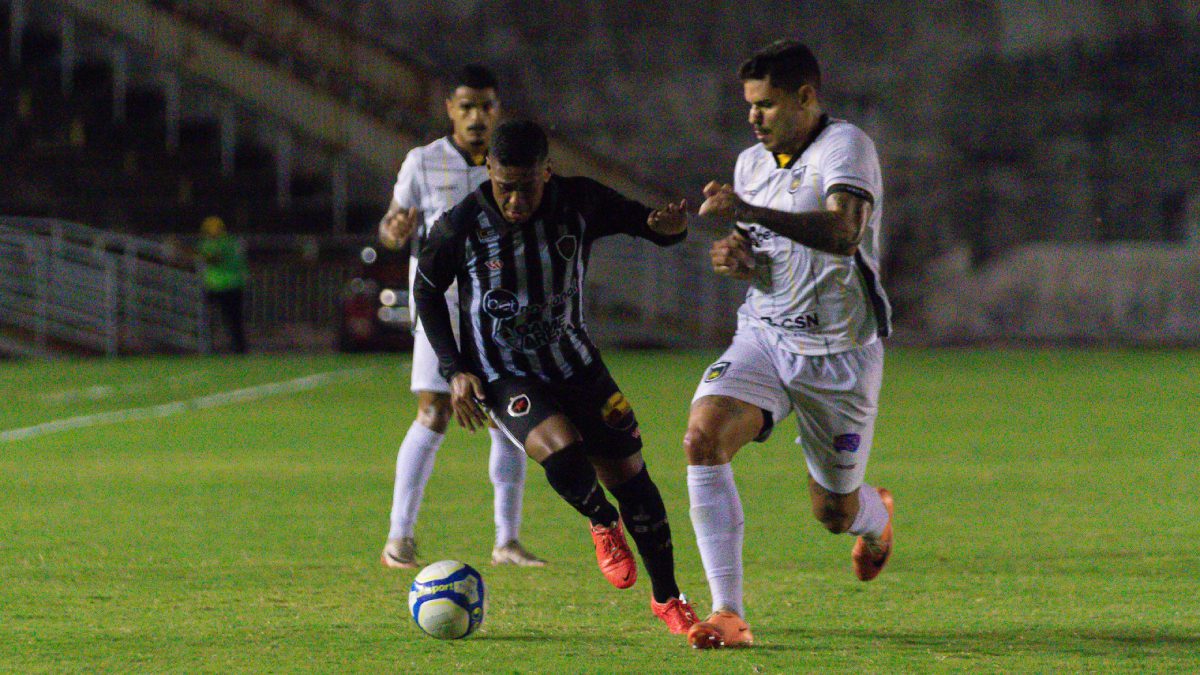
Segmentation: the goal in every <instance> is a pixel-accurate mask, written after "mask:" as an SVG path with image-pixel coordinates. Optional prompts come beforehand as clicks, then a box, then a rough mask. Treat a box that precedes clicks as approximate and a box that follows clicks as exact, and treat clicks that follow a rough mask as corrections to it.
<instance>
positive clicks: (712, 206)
mask: <svg viewBox="0 0 1200 675" xmlns="http://www.w3.org/2000/svg"><path fill="white" fill-rule="evenodd" d="M739 76H740V78H741V80H742V85H743V93H744V95H745V99H746V102H747V103H748V104H749V106H750V113H749V121H750V124H751V126H752V127H753V128H754V133H755V137H756V138H757V139H758V140H759V143H758V144H757V145H755V146H754V147H751V148H749V149H747V150H745V151H744V152H742V154H741V155H740V156H739V157H738V160H737V165H736V167H735V168H734V183H733V185H732V186H730V185H722V184H718V183H716V182H712V183H709V184H708V185H707V186H705V188H704V195H705V197H706V200H705V202H704V203H703V204H702V205H701V207H700V213H701V214H702V215H711V216H715V217H718V218H725V219H729V220H732V221H736V226H735V229H734V232H733V233H732V234H730V235H729V236H727V237H725V238H724V239H721V240H719V241H718V242H716V243H715V244H714V245H713V249H712V264H713V269H714V270H715V271H716V272H717V273H718V274H723V275H726V276H730V277H734V278H737V279H745V280H748V281H750V282H751V286H750V289H749V290H748V291H747V294H746V300H745V302H744V303H743V304H742V306H741V308H740V309H739V310H738V327H737V333H736V334H735V335H734V338H733V344H731V345H730V346H729V348H728V349H727V350H726V351H725V353H724V354H722V355H721V357H720V358H719V359H718V360H717V361H716V362H715V363H713V364H712V365H711V366H709V368H708V369H707V370H706V371H705V373H704V376H703V377H702V379H701V382H700V385H699V387H698V388H697V390H696V394H695V397H694V398H693V402H692V409H691V413H690V415H689V418H688V428H687V433H686V435H685V436H684V441H683V444H684V449H685V451H686V453H687V458H688V495H689V498H690V501H691V517H692V526H693V528H694V529H695V531H696V541H697V545H698V546H699V548H700V557H701V560H702V562H703V564H704V570H705V574H706V576H707V577H708V582H709V588H710V590H711V591H712V602H713V605H712V608H713V613H712V614H711V615H710V616H709V617H708V618H707V619H705V620H704V621H701V622H699V623H697V624H695V625H694V626H693V627H692V629H691V631H690V632H689V634H688V641H689V643H690V644H691V645H692V646H693V647H697V648H712V647H735V646H748V645H750V644H751V643H752V642H753V636H752V634H751V632H750V628H749V626H748V625H747V624H746V622H745V620H744V618H743V617H744V616H745V611H744V608H743V604H742V540H743V531H744V528H743V522H744V518H743V511H742V504H741V500H740V497H739V496H738V491H737V485H736V484H735V482H734V477H733V470H732V467H731V465H730V462H731V461H732V459H733V457H734V455H735V454H736V453H737V452H738V450H739V449H741V448H742V447H743V446H745V445H746V444H748V443H750V442H751V441H754V440H758V441H762V440H765V439H766V437H767V436H768V435H769V434H770V432H771V429H772V427H773V425H775V424H777V423H779V422H781V421H782V420H783V418H784V417H786V416H787V415H788V414H789V413H791V412H793V411H794V412H795V413H796V418H797V426H798V428H799V437H798V438H797V439H796V442H797V443H799V444H800V446H801V448H802V450H803V453H804V459H805V462H806V464H807V469H808V486H809V497H810V500H811V502H812V509H813V513H814V515H815V516H816V518H817V520H819V521H820V522H821V523H822V524H823V525H824V526H825V527H826V528H827V529H828V530H829V531H830V532H833V533H843V532H849V533H850V534H853V535H856V536H857V540H856V541H855V544H854V548H853V550H852V554H851V558H852V561H853V565H854V570H855V573H856V575H857V576H858V578H860V579H862V580H863V581H868V580H870V579H873V578H874V577H875V576H876V575H878V574H879V572H880V570H881V569H882V568H883V565H884V563H886V562H887V559H888V556H889V555H890V553H891V549H892V525H891V513H892V496H891V493H889V492H888V491H887V490H885V489H882V488H875V487H872V486H870V485H867V484H866V483H864V482H863V477H864V474H865V472H866V466H867V458H868V457H869V455H870V453H871V440H872V437H873V434H874V426H875V416H876V410H877V404H878V400H879V390H880V385H881V383H882V379H883V345H882V342H881V341H880V339H879V338H880V337H883V336H886V335H887V334H888V332H889V331H890V313H891V310H890V308H889V306H888V302H887V298H886V296H885V295H884V292H883V288H882V286H881V285H880V283H879V245H880V216H881V214H882V211H883V208H882V207H883V182H882V178H881V176H880V169H879V160H878V157H877V156H876V153H875V146H874V144H873V143H872V141H871V139H870V138H868V137H867V135H866V134H865V133H863V131H862V130H861V129H859V128H858V127H856V126H854V125H853V124H850V123H849V122H846V121H845V120H840V119H834V118H831V117H829V115H827V114H826V113H825V112H824V111H823V110H822V107H821V103H820V98H819V94H820V88H821V76H820V69H819V67H818V65H817V61H816V59H815V57H814V56H813V55H812V52H811V51H809V49H808V48H807V47H805V46H804V45H802V44H800V43H798V42H794V41H780V42H776V43H774V44H771V45H769V46H767V47H765V48H763V49H762V50H760V51H759V52H757V53H756V54H755V55H754V56H753V57H751V58H750V59H749V60H748V61H747V62H746V63H745V64H743V65H742V68H741V71H740V73H739Z"/></svg>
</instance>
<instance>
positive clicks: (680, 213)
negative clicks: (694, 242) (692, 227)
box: [646, 199, 687, 235]
mask: <svg viewBox="0 0 1200 675" xmlns="http://www.w3.org/2000/svg"><path fill="white" fill-rule="evenodd" d="M646 225H647V226H648V227H649V228H650V229H651V230H654V231H655V232H657V233H658V234H665V235H672V234H679V233H680V232H683V231H684V230H686V229H687V200H686V199H684V200H681V201H680V202H679V203H678V204H667V206H666V207H665V208H661V209H658V210H656V211H651V212H650V216H649V217H648V218H646Z"/></svg>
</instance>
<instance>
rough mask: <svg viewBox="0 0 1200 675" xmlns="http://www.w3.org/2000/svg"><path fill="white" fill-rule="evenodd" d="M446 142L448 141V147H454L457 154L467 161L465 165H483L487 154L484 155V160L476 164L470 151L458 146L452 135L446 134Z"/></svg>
mask: <svg viewBox="0 0 1200 675" xmlns="http://www.w3.org/2000/svg"><path fill="white" fill-rule="evenodd" d="M446 142H447V143H449V144H450V147H452V148H454V151H455V152H457V153H458V154H459V156H461V157H462V158H463V161H464V162H466V163H467V166H484V163H485V162H486V159H487V155H484V160H485V162H479V163H478V164H476V163H475V159H474V158H473V157H471V153H469V152H467V151H466V150H464V149H462V148H460V147H458V143H455V142H454V137H453V136H447V137H446Z"/></svg>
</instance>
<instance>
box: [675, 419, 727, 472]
mask: <svg viewBox="0 0 1200 675" xmlns="http://www.w3.org/2000/svg"><path fill="white" fill-rule="evenodd" d="M683 450H684V452H685V453H687V460H688V464H700V465H713V464H725V463H727V462H728V460H726V459H725V458H724V456H723V455H722V453H721V449H720V446H719V444H718V443H717V435H716V434H714V433H712V432H711V431H709V430H708V429H707V428H705V427H704V426H703V425H699V424H689V425H688V428H687V431H686V432H685V433H684V434H683Z"/></svg>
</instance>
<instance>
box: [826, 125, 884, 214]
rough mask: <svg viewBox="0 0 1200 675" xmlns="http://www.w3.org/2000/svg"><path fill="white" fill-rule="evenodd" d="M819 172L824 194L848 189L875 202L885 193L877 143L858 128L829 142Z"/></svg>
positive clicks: (851, 129) (855, 194) (847, 190)
mask: <svg viewBox="0 0 1200 675" xmlns="http://www.w3.org/2000/svg"><path fill="white" fill-rule="evenodd" d="M820 171H821V176H822V177H823V179H824V185H822V193H823V194H824V195H825V196H828V195H829V194H831V193H833V192H838V191H842V192H849V193H850V194H853V195H854V196H856V197H860V198H862V199H864V200H866V201H868V202H870V203H872V204H874V203H876V202H877V201H878V200H879V198H880V197H882V195H883V182H882V179H881V173H880V170H879V157H878V155H876V153H875V144H874V143H872V142H871V139H870V138H869V137H868V136H867V135H866V134H864V133H863V132H862V131H861V130H859V129H858V128H857V127H851V128H850V129H849V130H848V131H847V132H845V133H843V134H842V135H841V138H840V139H839V142H837V143H833V144H831V145H830V147H829V148H828V150H826V152H825V154H824V156H823V157H822V162H821V167H820Z"/></svg>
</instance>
